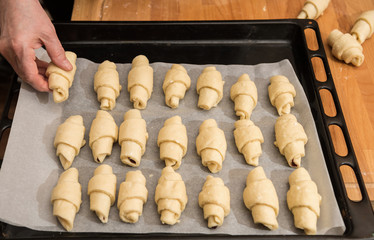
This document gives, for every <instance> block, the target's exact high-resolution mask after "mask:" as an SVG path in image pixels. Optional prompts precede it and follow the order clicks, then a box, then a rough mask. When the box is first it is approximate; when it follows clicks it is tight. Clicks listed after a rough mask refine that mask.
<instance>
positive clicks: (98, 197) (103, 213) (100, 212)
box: [87, 164, 117, 223]
mask: <svg viewBox="0 0 374 240" xmlns="http://www.w3.org/2000/svg"><path fill="white" fill-rule="evenodd" d="M116 186H117V177H116V175H114V174H113V171H112V167H111V166H109V165H107V164H102V165H100V166H98V167H97V168H96V169H95V171H94V176H93V177H92V178H91V179H90V181H88V188H87V194H88V195H89V196H90V210H91V211H94V212H95V213H96V215H97V217H98V218H99V219H100V221H101V222H102V223H107V222H108V217H109V210H110V206H112V205H113V204H114V201H115V199H116Z"/></svg>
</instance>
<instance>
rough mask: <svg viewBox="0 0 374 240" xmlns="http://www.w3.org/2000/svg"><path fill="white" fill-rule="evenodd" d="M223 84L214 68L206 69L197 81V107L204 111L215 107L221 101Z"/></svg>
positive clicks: (220, 76)
mask: <svg viewBox="0 0 374 240" xmlns="http://www.w3.org/2000/svg"><path fill="white" fill-rule="evenodd" d="M224 83H225V82H224V81H223V80H222V75H221V73H220V72H219V71H217V70H216V67H206V68H205V69H204V70H203V72H202V73H201V75H200V76H199V78H198V79H197V84H196V90H197V94H199V100H198V103H197V105H198V107H199V108H202V109H204V110H209V109H211V108H212V107H216V106H217V104H218V103H219V102H220V101H221V100H222V96H223V84H224Z"/></svg>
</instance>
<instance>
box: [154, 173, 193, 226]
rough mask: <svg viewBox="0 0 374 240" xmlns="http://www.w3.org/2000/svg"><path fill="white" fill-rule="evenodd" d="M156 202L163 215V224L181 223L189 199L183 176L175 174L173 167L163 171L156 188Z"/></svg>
mask: <svg viewBox="0 0 374 240" xmlns="http://www.w3.org/2000/svg"><path fill="white" fill-rule="evenodd" d="M155 201H156V204H157V212H158V213H159V214H161V218H160V220H161V222H162V224H168V225H174V224H176V223H179V218H180V215H181V213H182V212H183V210H184V208H185V207H186V204H187V201H188V198H187V192H186V186H185V184H184V182H183V179H182V177H181V175H179V173H176V172H174V170H173V168H172V167H165V168H164V169H162V172H161V177H160V178H159V179H158V184H157V187H156V193H155Z"/></svg>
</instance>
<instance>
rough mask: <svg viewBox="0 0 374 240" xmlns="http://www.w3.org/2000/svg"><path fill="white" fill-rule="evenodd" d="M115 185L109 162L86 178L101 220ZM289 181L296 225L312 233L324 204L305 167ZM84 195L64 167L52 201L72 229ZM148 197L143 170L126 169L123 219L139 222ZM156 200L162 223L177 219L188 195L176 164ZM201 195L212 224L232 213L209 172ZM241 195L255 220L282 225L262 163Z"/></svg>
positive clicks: (113, 196) (120, 198) (272, 226)
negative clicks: (279, 221)
mask: <svg viewBox="0 0 374 240" xmlns="http://www.w3.org/2000/svg"><path fill="white" fill-rule="evenodd" d="M116 185H117V178H116V176H115V175H114V174H113V171H112V167H110V166H109V165H107V164H102V165H100V166H99V167H97V168H96V169H95V171H94V175H93V177H92V178H91V179H90V180H89V182H88V190H87V194H88V195H89V198H90V210H91V211H93V212H95V213H96V215H97V217H98V218H99V219H100V221H101V222H102V223H107V222H108V219H109V211H110V208H111V206H112V205H113V204H114V202H115V199H116ZM289 185H290V188H289V190H288V192H287V205H288V208H289V210H290V211H291V212H292V214H293V215H294V225H295V227H297V228H300V229H303V230H304V231H305V233H306V234H308V235H311V234H316V231H317V218H318V217H319V215H320V204H321V196H320V195H319V194H318V190H317V185H316V184H315V183H314V182H313V181H312V180H311V178H310V175H309V173H308V172H307V171H306V170H305V169H304V168H298V169H296V170H295V171H293V172H292V173H291V174H290V176H289ZM81 195H82V190H81V185H80V183H79V181H78V170H77V169H76V168H70V169H68V170H66V171H64V172H63V173H62V174H61V175H60V177H59V180H58V183H57V185H56V186H55V188H54V189H53V191H52V196H51V202H52V204H53V215H54V216H56V217H57V218H58V220H59V222H60V223H61V225H62V226H63V227H64V228H65V229H66V230H67V231H71V230H72V229H73V225H74V219H75V216H76V214H77V212H78V211H79V209H80V205H81V203H82V200H81V198H82V196H81ZM147 199H148V190H147V188H146V178H145V177H144V175H143V174H142V172H141V171H140V170H136V171H129V172H127V174H126V179H125V181H124V182H122V183H121V184H120V188H119V192H118V198H117V207H118V210H119V216H120V219H121V220H122V221H124V222H127V223H136V222H138V220H139V217H140V216H141V215H142V213H143V205H144V204H145V203H146V202H147ZM154 200H155V203H156V204H157V212H158V213H159V214H160V220H161V222H162V224H167V225H174V224H176V223H179V222H180V217H181V214H182V212H183V211H184V209H185V208H186V205H187V202H188V197H187V192H186V186H185V183H184V181H183V179H182V177H181V175H180V174H179V173H177V172H175V171H174V170H173V168H171V167H165V168H164V169H163V170H162V173H161V176H160V178H159V180H158V184H157V186H156V190H155V196H154ZM198 201H199V206H200V207H201V208H202V209H203V212H204V219H206V220H207V222H208V227H209V228H216V227H219V226H221V225H222V224H223V221H224V218H225V217H226V216H227V215H228V214H229V213H230V191H229V189H228V188H227V187H226V186H225V184H224V182H223V180H222V179H221V178H219V177H213V176H211V175H208V176H207V178H206V181H205V183H204V185H203V186H202V190H201V192H200V193H199V197H198ZM243 201H244V204H245V206H246V207H247V208H248V209H249V210H250V211H251V213H252V217H253V221H254V223H260V224H263V225H264V226H265V227H267V228H269V229H270V230H275V229H277V228H278V221H277V216H278V213H279V202H278V196H277V193H276V190H275V188H274V185H273V183H272V182H271V180H270V179H268V178H267V177H266V175H265V172H264V170H263V168H262V167H260V166H259V167H256V168H255V169H253V170H251V171H250V172H249V174H248V176H247V180H246V187H245V189H244V191H243Z"/></svg>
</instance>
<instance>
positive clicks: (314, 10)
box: [297, 0, 330, 19]
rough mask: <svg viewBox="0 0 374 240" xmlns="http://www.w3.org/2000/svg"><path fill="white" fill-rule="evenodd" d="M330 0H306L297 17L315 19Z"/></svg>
mask: <svg viewBox="0 0 374 240" xmlns="http://www.w3.org/2000/svg"><path fill="white" fill-rule="evenodd" d="M329 3H330V0H307V1H305V3H304V7H303V9H302V10H301V12H300V13H299V16H297V18H299V19H317V18H318V17H319V16H321V15H322V14H323V11H325V9H326V8H327V6H328V5H329Z"/></svg>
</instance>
